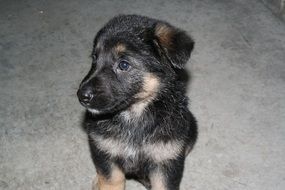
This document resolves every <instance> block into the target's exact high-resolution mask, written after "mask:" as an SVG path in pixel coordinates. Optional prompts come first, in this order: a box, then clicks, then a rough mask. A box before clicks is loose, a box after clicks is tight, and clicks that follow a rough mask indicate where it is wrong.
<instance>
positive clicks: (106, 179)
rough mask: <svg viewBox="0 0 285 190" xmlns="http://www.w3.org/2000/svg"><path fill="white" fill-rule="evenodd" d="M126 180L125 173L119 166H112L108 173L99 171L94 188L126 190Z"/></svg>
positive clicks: (97, 189)
mask: <svg viewBox="0 0 285 190" xmlns="http://www.w3.org/2000/svg"><path fill="white" fill-rule="evenodd" d="M125 181H126V180H125V174H124V173H123V172H122V171H121V170H120V169H119V168H118V167H116V166H112V167H111V170H110V172H109V173H108V174H107V175H106V174H102V173H100V172H99V171H98V172H97V176H96V177H95V179H94V181H93V189H92V190H124V189H125Z"/></svg>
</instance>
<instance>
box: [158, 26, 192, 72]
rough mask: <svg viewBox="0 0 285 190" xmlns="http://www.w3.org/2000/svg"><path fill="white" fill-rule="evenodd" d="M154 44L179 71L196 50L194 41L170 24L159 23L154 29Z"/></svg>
mask: <svg viewBox="0 0 285 190" xmlns="http://www.w3.org/2000/svg"><path fill="white" fill-rule="evenodd" d="M153 35H154V36H153V38H154V39H153V40H154V41H153V42H154V44H155V46H156V47H157V48H159V51H158V52H160V53H163V54H164V55H165V56H166V57H167V59H168V60H169V61H170V62H171V64H172V65H173V66H174V67H175V68H178V69H181V68H183V67H184V65H185V64H186V63H187V61H188V59H189V58H190V55H191V52H192V50H193V48H194V41H193V40H192V38H191V37H190V36H189V35H187V34H186V33H185V32H184V31H182V30H180V29H178V28H175V27H173V26H171V25H169V24H168V23H164V22H158V23H156V24H155V25H154V29H153Z"/></svg>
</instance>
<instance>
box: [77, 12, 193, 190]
mask: <svg viewBox="0 0 285 190" xmlns="http://www.w3.org/2000/svg"><path fill="white" fill-rule="evenodd" d="M193 47H194V42H193V40H192V38H191V37H190V36H188V35H187V34H186V33H185V32H184V31H182V30H180V29H178V28H176V27H174V26H172V25H170V24H169V23H167V22H164V21H160V20H156V19H152V18H148V17H144V16H138V15H119V16H117V17H115V18H113V19H111V20H110V21H109V22H108V23H107V24H106V25H105V26H104V27H103V28H102V29H101V30H100V31H99V32H98V34H97V35H96V37H95V40H94V48H93V52H92V58H93V61H92V66H91V69H90V71H89V73H88V74H87V76H86V77H85V78H84V79H83V81H82V83H81V84H80V87H79V90H78V92H77V95H78V98H79V101H80V103H81V104H82V105H83V106H84V107H85V108H86V109H87V113H86V114H87V115H86V118H85V124H86V126H87V127H86V131H87V134H88V137H89V142H90V150H91V155H92V159H93V161H94V164H95V167H96V171H97V177H96V178H95V180H94V182H93V190H123V189H124V188H125V179H126V178H129V177H131V178H133V179H137V180H138V181H139V182H141V183H142V184H143V185H144V186H145V187H146V188H147V189H152V190H178V189H179V184H180V182H181V178H182V175H183V168H184V161H185V157H186V156H187V154H188V153H189V152H190V150H191V149H192V147H193V145H194V143H195V141H196V138H197V125H196V121H195V118H194V117H193V115H192V114H191V113H190V111H189V110H188V108H187V105H188V98H187V97H186V96H185V93H186V86H187V79H185V78H186V77H183V76H185V73H186V71H185V69H184V66H185V64H186V62H187V61H188V59H189V57H190V54H191V51H192V49H193Z"/></svg>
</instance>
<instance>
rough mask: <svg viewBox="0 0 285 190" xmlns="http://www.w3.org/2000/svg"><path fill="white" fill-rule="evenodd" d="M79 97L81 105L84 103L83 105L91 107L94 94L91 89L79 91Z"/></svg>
mask: <svg viewBox="0 0 285 190" xmlns="http://www.w3.org/2000/svg"><path fill="white" fill-rule="evenodd" d="M77 96H78V99H79V101H80V103H82V104H83V105H89V104H90V101H91V100H92V98H93V96H94V94H93V92H92V90H91V89H79V90H78V91H77Z"/></svg>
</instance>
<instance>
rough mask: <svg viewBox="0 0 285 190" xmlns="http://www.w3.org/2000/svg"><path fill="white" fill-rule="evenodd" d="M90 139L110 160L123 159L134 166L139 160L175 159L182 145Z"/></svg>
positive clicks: (97, 137) (170, 142)
mask: <svg viewBox="0 0 285 190" xmlns="http://www.w3.org/2000/svg"><path fill="white" fill-rule="evenodd" d="M92 138H93V140H94V142H95V145H96V146H97V147H98V148H99V149H100V150H101V151H104V152H106V153H107V154H109V156H110V157H111V158H116V157H119V158H123V159H124V160H128V161H130V162H131V163H132V164H134V165H136V163H137V162H139V161H141V159H146V160H152V161H154V162H157V163H159V162H163V161H166V160H169V159H173V158H175V157H177V156H178V155H179V154H180V153H181V151H182V147H183V144H182V142H181V141H177V140H171V141H168V142H155V143H151V142H147V141H144V142H141V143H139V144H138V143H134V142H133V141H132V140H131V139H128V138H126V139H115V138H112V137H110V138H104V137H102V136H100V135H96V134H93V135H92Z"/></svg>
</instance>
